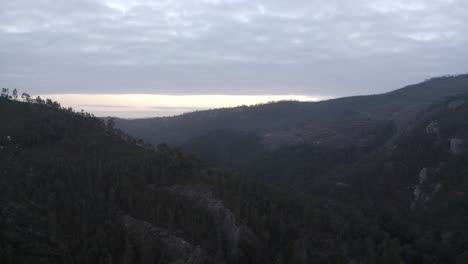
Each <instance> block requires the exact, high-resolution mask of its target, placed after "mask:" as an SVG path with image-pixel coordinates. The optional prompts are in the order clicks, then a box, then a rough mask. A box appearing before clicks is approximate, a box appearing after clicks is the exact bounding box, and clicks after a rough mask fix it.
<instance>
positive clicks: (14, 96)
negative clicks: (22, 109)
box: [13, 89, 18, 100]
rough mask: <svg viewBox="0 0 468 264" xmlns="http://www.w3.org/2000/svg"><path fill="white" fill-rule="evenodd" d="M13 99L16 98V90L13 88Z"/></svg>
mask: <svg viewBox="0 0 468 264" xmlns="http://www.w3.org/2000/svg"><path fill="white" fill-rule="evenodd" d="M13 99H15V100H17V99H18V90H16V89H13Z"/></svg>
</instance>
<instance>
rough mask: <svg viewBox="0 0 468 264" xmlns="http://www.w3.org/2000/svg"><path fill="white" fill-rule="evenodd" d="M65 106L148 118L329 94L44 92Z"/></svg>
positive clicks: (309, 99)
mask: <svg viewBox="0 0 468 264" xmlns="http://www.w3.org/2000/svg"><path fill="white" fill-rule="evenodd" d="M40 96H41V97H42V98H51V99H52V100H56V101H58V102H60V103H61V104H62V106H64V107H72V108H73V109H74V110H75V111H81V109H83V110H84V111H86V112H89V113H93V114H94V115H96V116H113V117H120V118H145V117H158V116H173V115H179V114H183V113H187V112H193V111H197V110H206V109H214V108H222V107H235V106H240V105H255V104H260V103H268V102H272V101H281V100H297V101H308V102H312V101H320V100H325V99H330V98H331V97H328V96H303V95H157V94H44V95H40Z"/></svg>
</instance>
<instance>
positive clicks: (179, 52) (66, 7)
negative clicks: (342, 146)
mask: <svg viewBox="0 0 468 264" xmlns="http://www.w3.org/2000/svg"><path fill="white" fill-rule="evenodd" d="M467 21H468V1H467V0H380V1H371V0H359V1H356V0H155V1H149V0H60V1H58V0H2V1H0V85H1V86H5V87H13V88H19V89H20V90H27V91H29V92H30V93H32V94H52V93H61V94H63V93H100V94H109V93H125V94H132V93H139V94H142V93H144V94H171V95H181V94H183V95H187V94H236V95H275V94H279V95H281V94H288V95H301V96H345V95H355V94H369V93H378V92H383V91H389V90H392V89H396V88H399V87H402V86H404V85H406V84H410V83H414V82H419V81H422V80H424V79H425V78H429V77H432V76H436V75H443V74H455V73H465V72H468V48H467V47H468V22H467Z"/></svg>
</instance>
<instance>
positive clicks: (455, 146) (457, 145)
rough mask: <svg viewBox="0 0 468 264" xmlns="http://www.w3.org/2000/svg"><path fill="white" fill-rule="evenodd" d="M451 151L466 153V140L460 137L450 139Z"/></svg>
mask: <svg viewBox="0 0 468 264" xmlns="http://www.w3.org/2000/svg"><path fill="white" fill-rule="evenodd" d="M450 153H452V154H454V155H461V154H463V153H465V141H464V140H463V139H460V138H452V139H450Z"/></svg>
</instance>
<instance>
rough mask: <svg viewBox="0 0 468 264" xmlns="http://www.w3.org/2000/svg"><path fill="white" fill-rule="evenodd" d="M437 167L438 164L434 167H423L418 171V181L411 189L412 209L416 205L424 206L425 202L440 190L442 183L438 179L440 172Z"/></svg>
mask: <svg viewBox="0 0 468 264" xmlns="http://www.w3.org/2000/svg"><path fill="white" fill-rule="evenodd" d="M439 168H440V166H439V167H438V168H436V169H432V168H423V169H422V170H421V171H420V172H419V176H418V183H417V184H416V185H415V186H414V190H413V201H412V203H411V208H412V209H414V208H416V207H417V206H422V207H423V208H424V207H425V204H426V202H428V201H429V200H431V199H432V198H433V197H434V195H435V194H437V193H438V192H439V191H440V190H441V188H442V184H441V183H440V182H439V180H438V177H439V174H440V169H439Z"/></svg>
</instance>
